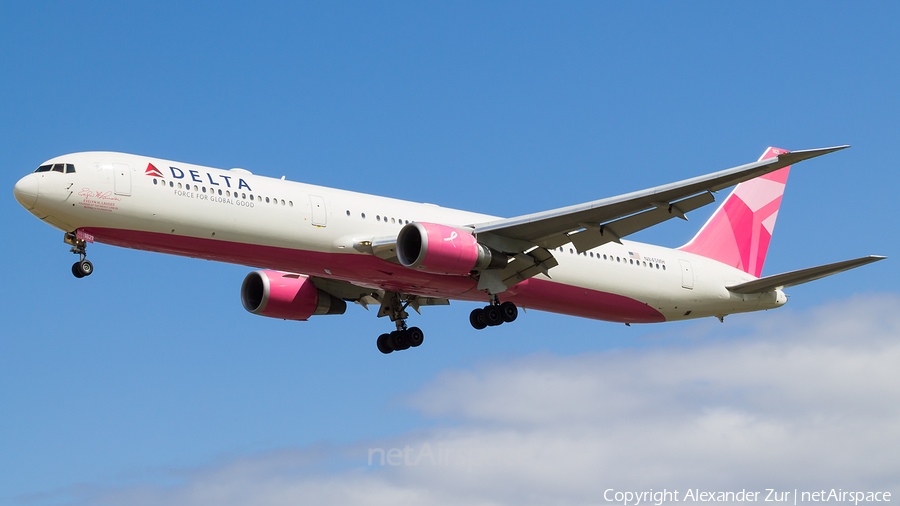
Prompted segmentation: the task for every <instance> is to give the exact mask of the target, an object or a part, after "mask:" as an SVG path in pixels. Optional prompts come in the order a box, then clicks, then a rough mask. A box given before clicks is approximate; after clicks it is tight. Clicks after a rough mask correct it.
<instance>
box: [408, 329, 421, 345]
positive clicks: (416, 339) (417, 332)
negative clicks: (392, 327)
mask: <svg viewBox="0 0 900 506" xmlns="http://www.w3.org/2000/svg"><path fill="white" fill-rule="evenodd" d="M423 341H425V334H424V333H423V332H422V329H420V328H419V327H410V329H409V330H407V331H406V342H408V343H409V345H410V346H412V347H413V348H415V347H416V346H421V345H422V342H423Z"/></svg>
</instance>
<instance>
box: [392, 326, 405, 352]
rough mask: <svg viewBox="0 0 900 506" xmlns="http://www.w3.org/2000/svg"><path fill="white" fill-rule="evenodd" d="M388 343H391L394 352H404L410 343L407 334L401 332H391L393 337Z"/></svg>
mask: <svg viewBox="0 0 900 506" xmlns="http://www.w3.org/2000/svg"><path fill="white" fill-rule="evenodd" d="M388 342H389V343H391V348H393V349H394V351H402V350H405V349H408V348H409V342H408V341H407V340H406V332H401V331H399V330H395V331H393V332H391V337H390V339H389V340H388Z"/></svg>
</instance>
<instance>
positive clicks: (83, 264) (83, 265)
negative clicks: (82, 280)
mask: <svg viewBox="0 0 900 506" xmlns="http://www.w3.org/2000/svg"><path fill="white" fill-rule="evenodd" d="M78 269H79V270H80V271H81V274H82V275H83V276H90V275H91V274H92V273H93V272H94V264H92V263H91V261H90V260H82V261H80V262H78Z"/></svg>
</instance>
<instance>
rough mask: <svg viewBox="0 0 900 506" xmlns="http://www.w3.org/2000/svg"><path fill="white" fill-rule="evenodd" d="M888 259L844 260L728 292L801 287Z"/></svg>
mask: <svg viewBox="0 0 900 506" xmlns="http://www.w3.org/2000/svg"><path fill="white" fill-rule="evenodd" d="M885 258H887V257H883V256H878V255H869V256H867V257H862V258H854V259H853V260H844V261H843V262H835V263H833V264H827V265H819V266H817V267H810V268H808V269H800V270H799V271H791V272H785V273H784V274H775V275H773V276H766V277H764V278H759V279H754V280H753V281H748V282H746V283H741V284H739V285H733V286H728V287H726V288H728V291H730V292H734V293H761V292H768V291H770V290H775V289H781V288H785V287H788V286H795V285H800V284H803V283H808V282H810V281H815V280H817V279H820V278H824V277H825V276H831V275H832V274H837V273H839V272H843V271H847V270H850V269H853V268H855V267H860V266H862V265H866V264H870V263H872V262H877V261H879V260H884V259H885Z"/></svg>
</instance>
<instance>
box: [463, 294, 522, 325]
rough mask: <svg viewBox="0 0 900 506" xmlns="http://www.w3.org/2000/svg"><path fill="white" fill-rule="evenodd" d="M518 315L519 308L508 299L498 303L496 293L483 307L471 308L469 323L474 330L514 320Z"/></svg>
mask: <svg viewBox="0 0 900 506" xmlns="http://www.w3.org/2000/svg"><path fill="white" fill-rule="evenodd" d="M518 316H519V308H517V307H516V305H515V304H513V303H512V302H510V301H506V302H504V303H502V304H501V303H500V300H499V299H498V298H497V296H496V295H494V296H492V297H491V304H490V305H488V306H485V307H484V308H477V309H473V310H472V312H471V313H469V323H471V324H472V326H473V327H475V329H476V330H481V329H483V328H485V327H496V326H497V325H500V324H502V323H509V322H513V321H515V319H516V318H518Z"/></svg>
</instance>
